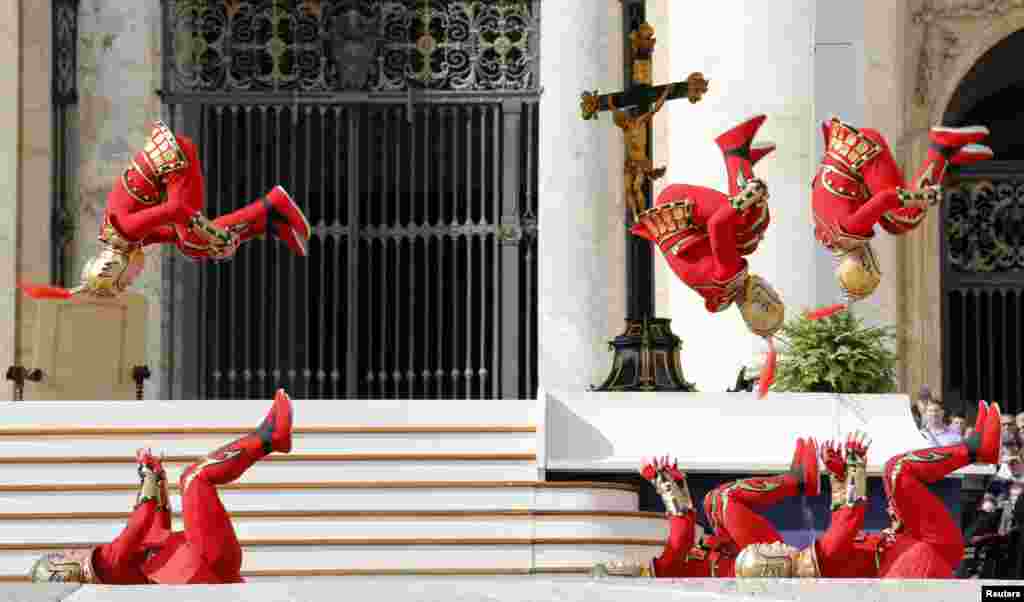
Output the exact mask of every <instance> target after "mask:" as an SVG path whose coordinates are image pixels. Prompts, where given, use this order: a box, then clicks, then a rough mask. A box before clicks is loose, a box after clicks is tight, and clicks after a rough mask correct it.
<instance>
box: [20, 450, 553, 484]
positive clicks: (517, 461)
mask: <svg viewBox="0 0 1024 602" xmlns="http://www.w3.org/2000/svg"><path fill="white" fill-rule="evenodd" d="M434 458H438V459H434ZM534 458H535V456H534V454H533V453H532V452H525V453H498V454H445V455H441V454H421V455H415V456H414V455H410V454H358V455H351V456H349V455H346V454H298V453H294V452H293V453H292V454H289V455H280V454H275V455H272V456H269V457H268V458H266V459H265V460H263V461H260V462H258V463H257V464H255V465H254V466H253V467H252V468H250V469H249V470H248V471H247V472H246V473H245V475H243V477H242V478H241V479H240V482H261V481H262V482H275V483H288V482H291V483H301V482H310V481H320V480H331V481H369V480H380V479H382V478H386V479H387V480H388V481H424V480H445V481H457V480H467V481H476V480H494V481H503V480H533V479H536V478H537V476H538V475H537V464H536V461H535V459H534ZM194 460H195V459H194V458H182V459H177V458H168V460H166V461H165V462H164V466H165V468H166V469H167V472H168V476H169V477H170V478H171V479H173V480H174V481H177V479H178V478H179V476H180V475H181V473H182V471H183V470H184V469H185V468H186V467H187V466H188V464H190V463H191V462H193V461H194ZM135 475H136V465H135V459H134V456H133V455H119V456H112V457H107V458H98V457H89V456H84V455H83V456H80V457H79V458H77V459H76V458H63V457H53V456H50V457H15V456H8V457H3V458H0V485H15V484H21V485H24V484H43V483H118V482H121V483H123V482H126V481H127V482H131V481H132V480H133V479H134V478H135Z"/></svg>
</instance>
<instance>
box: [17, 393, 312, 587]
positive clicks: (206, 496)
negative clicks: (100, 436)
mask: <svg viewBox="0 0 1024 602" xmlns="http://www.w3.org/2000/svg"><path fill="white" fill-rule="evenodd" d="M291 447H292V405H291V400H290V399H289V398H288V395H287V394H286V393H285V392H284V390H283V389H282V390H278V392H277V394H276V395H275V396H274V404H273V406H272V407H271V409H270V412H269V413H268V414H267V417H266V418H265V419H264V420H263V422H262V423H261V424H260V426H259V427H258V428H257V429H256V431H255V432H253V433H252V434H249V435H246V436H244V437H242V438H241V439H238V440H236V441H233V442H231V443H228V444H227V445H225V446H223V447H221V448H219V449H217V450H215V451H213V452H211V453H210V455H209V456H207V457H206V458H205V459H203V460H201V461H199V462H196V463H195V464H192V465H191V466H189V467H188V468H186V469H185V472H183V473H182V475H181V480H180V481H179V486H180V492H181V496H182V514H183V516H184V521H185V530H184V531H171V530H170V529H171V512H170V504H169V499H168V497H167V479H166V475H165V473H164V470H163V467H162V466H161V463H160V460H159V459H157V458H155V457H153V455H152V454H150V453H149V451H148V450H139V453H138V456H137V457H138V461H139V474H140V476H141V479H142V485H141V488H140V491H139V496H138V500H137V501H136V505H135V510H134V511H133V512H132V514H131V517H130V518H129V519H128V524H127V526H125V528H124V530H123V531H121V534H120V535H118V536H117V538H116V539H114V541H112V542H111V543H109V544H104V545H101V546H98V547H95V548H92V549H89V550H66V551H62V552H55V553H52V554H47V555H46V556H43V557H42V558H40V559H39V560H38V561H36V563H35V565H34V566H33V567H32V571H31V576H32V580H33V581H35V582H79V583H100V584H108V585H144V584H162V585H185V584H200V583H203V584H217V583H242V582H243V581H244V579H242V576H241V572H240V571H241V567H242V548H241V546H240V545H239V543H238V538H237V536H236V535H235V529H234V526H233V525H232V524H231V518H230V516H228V513H227V510H225V508H224V505H223V504H222V503H221V501H220V497H219V496H218V495H217V486H218V485H224V484H227V483H231V482H232V481H235V480H236V479H238V478H239V477H241V476H242V474H243V473H244V472H245V471H246V470H248V468H249V467H250V466H252V465H253V464H254V463H256V462H257V461H259V460H260V459H261V458H263V457H265V456H267V455H268V454H270V453H272V452H281V453H288V452H289V451H291Z"/></svg>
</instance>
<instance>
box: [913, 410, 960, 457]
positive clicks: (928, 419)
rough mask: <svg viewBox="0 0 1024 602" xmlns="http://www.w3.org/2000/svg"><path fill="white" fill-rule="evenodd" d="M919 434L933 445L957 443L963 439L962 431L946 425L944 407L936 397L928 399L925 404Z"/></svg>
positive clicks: (944, 445) (945, 445)
mask: <svg viewBox="0 0 1024 602" xmlns="http://www.w3.org/2000/svg"><path fill="white" fill-rule="evenodd" d="M921 434H922V435H924V438H925V439H927V440H928V441H929V442H930V443H931V444H932V445H933V446H934V447H947V446H950V445H957V444H958V443H960V442H961V441H962V440H963V433H961V432H960V431H959V430H957V429H954V428H952V427H950V426H947V425H946V409H945V408H944V407H942V402H941V401H939V400H938V399H930V400H928V402H927V403H926V404H925V411H924V428H922V429H921Z"/></svg>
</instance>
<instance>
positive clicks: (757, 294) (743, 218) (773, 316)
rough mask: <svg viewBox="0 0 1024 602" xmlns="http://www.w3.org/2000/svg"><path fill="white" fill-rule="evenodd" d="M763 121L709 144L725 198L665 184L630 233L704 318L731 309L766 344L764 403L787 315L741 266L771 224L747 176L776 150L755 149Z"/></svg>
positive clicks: (763, 197) (759, 189)
mask: <svg viewBox="0 0 1024 602" xmlns="http://www.w3.org/2000/svg"><path fill="white" fill-rule="evenodd" d="M765 119H766V117H765V116H764V115H757V116H755V117H752V118H750V119H748V120H746V121H744V122H743V123H741V124H739V125H737V126H736V127H734V128H732V129H730V130H729V131H727V132H725V133H724V134H722V135H720V136H719V137H718V138H716V139H715V143H716V144H717V145H718V147H719V148H720V149H721V150H722V154H723V155H724V156H725V166H726V171H727V173H728V179H729V196H726V195H725V194H723V193H721V192H719V191H717V190H714V189H712V188H707V187H704V186H695V185H691V184H670V185H669V186H667V187H666V188H665V189H664V190H662V192H661V194H659V195H658V198H657V200H656V201H655V204H654V207H653V208H651V209H648V210H646V211H643V212H641V213H640V214H639V215H638V216H637V223H636V224H634V225H633V227H632V228H630V231H631V232H632V233H633V234H635V235H636V236H640V237H642V238H646V239H647V240H650V241H652V242H653V243H655V244H657V245H658V247H659V248H660V249H661V252H662V254H663V255H664V256H665V260H666V261H667V262H668V265H669V267H670V268H671V269H672V271H673V272H675V274H676V276H678V277H679V279H680V280H682V281H683V282H684V283H686V285H687V286H689V287H690V288H691V289H693V290H694V291H696V292H697V293H698V294H700V295H701V297H703V298H704V306H705V307H706V308H707V310H708V311H709V312H715V313H717V312H720V311H725V310H726V309H728V308H729V306H731V305H733V304H735V305H736V306H737V307H738V308H739V310H740V313H741V314H742V315H743V321H744V322H746V324H747V328H749V329H750V330H751V332H753V333H754V334H757V335H758V336H761V337H764V338H765V339H766V340H767V341H768V343H769V350H770V351H769V358H768V362H767V363H766V365H765V368H764V370H763V372H762V375H761V379H760V394H761V395H762V396H763V395H764V394H765V393H766V392H767V389H768V386H769V385H770V384H771V381H772V380H773V378H774V367H775V349H774V346H773V345H772V339H771V337H772V336H773V335H774V334H775V333H776V332H777V331H778V330H779V328H781V327H782V323H783V321H784V320H785V314H786V310H785V305H784V304H783V302H782V299H781V298H780V297H779V295H778V294H777V293H776V292H775V290H774V289H773V288H772V287H771V285H770V284H769V283H768V282H767V281H766V280H765V279H764V278H761V277H760V276H757V275H755V274H750V273H749V272H748V269H747V260H746V259H745V258H744V256H745V255H750V254H751V253H753V252H754V251H755V250H757V245H758V244H759V243H760V242H761V239H763V238H764V233H765V231H766V230H767V229H768V224H769V222H770V221H771V215H770V211H769V209H768V186H767V185H766V184H765V183H764V182H763V181H762V180H759V179H757V178H755V177H754V172H753V167H754V165H755V164H756V163H757V162H758V161H760V160H761V159H763V158H764V157H765V156H767V155H768V154H769V153H771V152H772V151H773V150H775V145H774V144H772V143H769V142H766V143H759V144H754V143H753V140H754V136H756V135H757V131H758V130H759V129H760V127H761V125H762V124H763V123H764V121H765Z"/></svg>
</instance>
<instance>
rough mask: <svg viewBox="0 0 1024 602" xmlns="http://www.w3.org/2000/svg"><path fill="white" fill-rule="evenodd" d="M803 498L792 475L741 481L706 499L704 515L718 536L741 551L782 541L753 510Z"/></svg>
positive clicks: (768, 524) (718, 489)
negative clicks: (726, 538)
mask: <svg viewBox="0 0 1024 602" xmlns="http://www.w3.org/2000/svg"><path fill="white" fill-rule="evenodd" d="M799 494H800V482H799V480H798V479H797V478H796V477H794V476H793V475H790V474H783V475H778V476H774V477H765V478H751V479H741V480H739V481H733V482H731V483H726V484H724V485H720V486H718V487H717V488H715V490H713V491H712V492H711V493H709V494H708V495H707V498H705V502H704V504H705V513H707V514H708V520H709V521H710V522H711V525H712V527H713V528H714V530H715V535H718V536H722V537H728V538H730V539H732V541H733V542H735V544H736V549H737V551H738V550H742V549H743V548H745V547H746V546H748V545H750V544H755V543H772V542H776V541H782V536H781V535H779V532H778V531H777V530H776V529H775V526H774V525H772V524H771V523H770V522H769V521H768V519H766V518H765V517H763V516H761V515H760V514H758V513H757V512H755V511H754V510H753V508H757V507H764V506H770V505H772V504H775V503H778V502H779V501H781V500H783V499H785V498H788V497H792V496H794V495H799Z"/></svg>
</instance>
